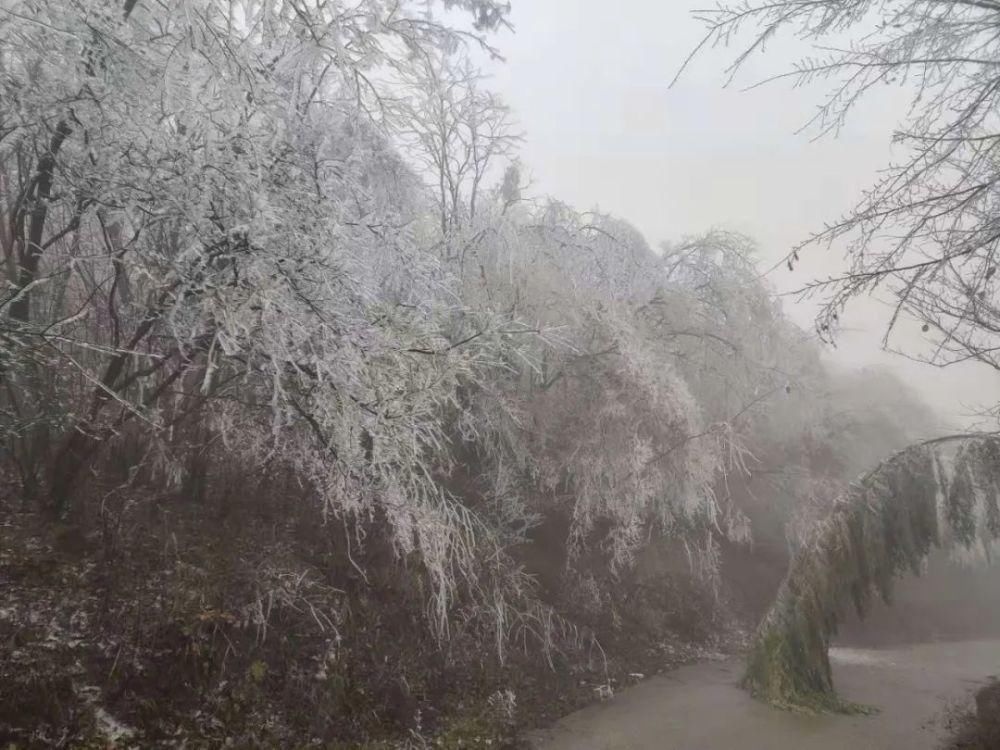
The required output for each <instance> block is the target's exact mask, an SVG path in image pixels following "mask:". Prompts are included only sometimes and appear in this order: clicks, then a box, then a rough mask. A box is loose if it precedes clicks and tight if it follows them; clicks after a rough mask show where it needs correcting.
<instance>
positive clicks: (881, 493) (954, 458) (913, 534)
mask: <svg viewBox="0 0 1000 750" xmlns="http://www.w3.org/2000/svg"><path fill="white" fill-rule="evenodd" d="M998 500H1000V437H997V436H995V435H986V436H974V437H968V436H964V437H949V438H941V439H938V440H934V441H929V442H926V443H921V444H917V445H914V446H911V447H909V448H906V449H905V450H903V451H901V452H899V453H897V454H896V455H894V456H892V457H891V458H889V459H887V460H886V461H884V462H883V463H881V464H879V465H878V466H877V467H876V468H875V469H874V470H873V471H871V472H870V473H868V474H867V475H865V476H864V477H862V479H861V480H860V481H859V482H858V483H856V484H855V485H852V486H851V488H850V489H849V490H848V491H847V492H846V493H845V494H844V495H843V496H842V497H841V498H840V500H838V501H837V503H836V505H835V507H834V509H833V511H832V512H831V513H830V515H829V516H828V517H827V518H826V519H825V520H824V521H823V522H821V523H820V524H818V525H817V527H816V528H815V529H814V530H813V532H812V534H811V535H810V537H809V539H808V540H807V541H806V542H805V543H804V544H803V546H802V547H801V548H800V550H799V551H798V553H797V554H796V556H795V557H794V559H793V561H792V565H791V568H790V569H789V572H788V575H787V577H786V578H785V581H784V582H783V583H782V585H781V588H780V589H779V591H778V595H777V598H776V599H775V602H774V604H773V605H772V607H771V609H770V611H769V612H768V613H767V615H766V616H765V617H764V620H763V621H762V623H761V625H760V627H759V628H758V630H757V633H756V636H755V639H754V643H753V645H752V648H751V651H750V655H749V658H748V661H747V672H746V676H745V677H744V686H745V687H746V688H747V689H749V690H750V692H751V693H753V695H754V696H755V697H758V698H760V699H763V700H766V701H768V702H770V703H773V704H775V705H778V706H782V707H786V708H799V709H807V710H817V709H818V710H831V709H832V710H846V709H849V708H850V706H849V705H848V704H845V703H844V702H842V701H841V700H840V699H839V698H838V697H837V696H836V693H835V692H834V689H833V679H832V675H831V670H830V662H829V658H828V655H827V650H828V647H829V645H830V639H831V636H832V635H833V634H834V633H835V632H836V628H837V623H838V619H839V617H840V615H841V613H842V612H843V610H844V608H845V607H846V606H848V604H849V603H853V605H854V606H855V608H856V609H857V611H858V613H859V614H860V615H863V614H864V613H865V610H866V607H867V605H868V603H869V601H870V600H871V597H872V595H873V594H875V593H878V594H879V595H881V596H882V598H883V599H884V600H885V601H886V602H887V603H888V602H889V600H890V597H891V593H892V584H893V581H894V579H895V578H896V577H897V576H899V575H901V574H902V573H904V572H906V571H912V572H914V573H919V572H920V570H921V567H922V565H923V563H924V561H925V559H926V557H927V555H928V553H929V552H930V551H931V549H932V548H933V547H935V546H938V547H947V548H951V549H954V550H956V551H957V552H959V553H962V554H963V556H964V555H966V554H971V555H973V556H974V557H976V558H979V559H985V560H987V561H989V560H990V552H991V548H992V547H993V546H994V545H995V544H996V542H997V539H998V538H1000V506H998Z"/></svg>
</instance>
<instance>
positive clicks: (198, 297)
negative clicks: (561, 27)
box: [0, 0, 509, 623]
mask: <svg viewBox="0 0 1000 750" xmlns="http://www.w3.org/2000/svg"><path fill="white" fill-rule="evenodd" d="M459 5H462V6H463V7H466V6H467V7H468V8H469V9H471V10H473V11H475V13H476V21H477V23H478V24H479V25H480V26H482V27H484V28H485V27H489V26H493V25H495V24H496V23H498V22H500V20H502V8H501V7H500V6H497V5H494V4H491V3H486V2H476V3H471V4H470V3H460V4H459ZM427 12H428V8H427V6H426V4H422V3H419V4H417V3H415V4H413V7H408V6H405V5H400V4H395V3H394V4H384V3H381V2H374V1H373V2H362V3H340V2H334V3H330V2H323V3H298V2H296V3H285V2H264V3H257V2H239V1H237V0H233V1H232V2H215V1H214V0H192V1H191V2H183V3H169V4H149V3H138V4H136V3H134V2H126V3H125V4H124V5H122V4H119V3H111V2H104V1H103V0H77V1H74V2H70V3H63V2H58V3H46V2H42V3H34V2H33V3H17V2H15V3H13V4H8V5H7V6H6V7H5V9H4V12H3V15H2V16H0V36H2V37H3V39H4V45H3V50H2V52H0V54H2V60H0V70H2V78H0V85H2V87H3V91H2V98H3V102H4V107H3V112H2V126H0V127H2V129H0V133H2V141H0V164H2V165H3V182H2V185H3V200H4V204H5V208H6V209H7V210H9V211H10V215H11V217H12V220H11V222H10V226H11V230H10V234H9V236H6V235H5V236H4V237H3V240H4V250H5V256H6V259H7V262H8V264H9V267H10V271H11V273H10V274H9V275H8V276H7V282H8V283H7V287H6V289H5V291H4V298H3V301H2V302H3V306H4V308H5V312H6V313H7V314H8V317H7V321H6V322H5V326H4V350H5V351H4V354H5V360H6V368H5V370H6V371H5V377H6V378H7V383H8V391H9V393H10V398H9V401H8V407H9V409H8V413H9V414H10V415H11V419H10V422H9V424H8V433H13V434H14V435H18V436H20V435H21V434H22V433H25V432H27V433H28V435H27V438H28V441H30V442H32V443H33V445H32V447H31V450H32V451H34V452H35V453H40V452H43V451H44V449H45V446H44V445H42V443H44V442H45V441H47V440H49V439H54V440H55V441H56V442H57V445H56V446H55V447H54V448H53V449H52V450H53V452H54V458H53V459H52V465H53V469H52V472H51V476H50V477H48V478H36V477H31V479H32V480H33V481H34V482H38V483H42V484H47V490H48V493H49V495H50V502H51V505H52V506H53V509H54V510H55V512H56V513H59V514H61V513H64V512H65V511H66V510H67V509H68V507H69V503H70V499H71V498H70V496H71V489H72V488H73V486H74V485H75V484H76V481H77V479H78V477H79V475H80V472H81V469H82V468H83V466H84V465H85V464H87V463H88V462H89V461H90V460H91V459H92V457H93V454H94V452H95V451H96V450H97V449H98V447H99V446H100V445H101V444H103V443H106V442H107V441H109V440H111V439H112V438H113V437H114V436H115V435H116V434H118V433H119V432H120V431H121V430H122V428H123V426H124V425H125V424H126V423H127V422H133V421H139V420H141V421H143V422H144V423H146V424H147V425H148V426H149V427H150V428H151V432H155V431H159V432H160V433H161V434H169V432H170V431H171V430H172V429H173V428H174V427H175V426H176V425H178V424H180V423H182V422H184V421H185V420H187V421H190V420H191V419H192V418H194V417H195V416H197V418H198V419H200V420H202V421H203V422H205V423H206V424H207V426H208V429H209V430H210V431H211V432H212V433H213V434H216V435H217V436H218V439H220V440H221V441H223V442H224V443H225V444H226V445H227V446H229V447H230V448H231V450H232V451H233V452H234V453H235V454H243V455H245V456H246V460H249V461H253V462H258V463H260V462H275V463H277V464H281V465H289V466H291V467H293V468H294V469H295V470H296V471H297V472H298V474H299V476H300V478H301V480H302V481H303V482H304V483H306V484H307V485H308V486H310V487H311V488H312V489H313V491H314V492H315V494H316V496H317V497H318V499H319V500H320V501H321V502H322V504H323V506H324V508H325V509H326V510H327V511H328V512H333V513H336V514H338V515H344V514H346V515H348V516H355V517H361V518H371V517H378V518H379V519H380V520H381V521H382V522H384V523H385V524H386V525H387V527H388V528H389V529H390V533H391V535H392V538H393V540H394V542H395V544H396V547H397V549H398V552H399V554H400V555H408V554H410V553H411V552H418V553H419V555H420V558H421V560H422V562H423V565H424V566H425V567H426V569H427V570H428V572H429V574H430V576H431V578H432V580H433V591H434V598H435V600H436V601H437V606H436V616H435V618H434V619H435V621H437V622H439V623H440V622H443V619H444V609H445V606H446V600H447V598H448V597H449V595H450V591H451V589H452V588H453V586H454V585H455V581H456V572H455V571H456V569H468V568H469V567H471V564H472V561H471V554H472V553H471V548H472V546H473V537H474V534H475V533H476V528H475V526H476V524H475V522H474V520H473V519H472V518H471V517H470V516H469V514H468V512H467V511H465V510H464V509H463V508H462V507H461V506H460V505H458V504H457V503H454V502H452V501H451V500H450V499H449V498H448V497H447V495H446V494H445V493H443V492H442V490H441V489H440V487H439V486H438V485H437V483H436V482H435V481H434V480H433V479H432V477H431V472H432V469H433V468H434V466H435V465H436V464H437V463H439V462H440V458H439V457H437V456H436V455H435V454H436V453H437V452H439V451H438V449H439V448H440V446H441V444H442V443H443V441H444V422H443V415H444V414H445V412H446V410H447V408H448V406H449V405H451V404H454V403H455V401H456V398H457V392H458V389H459V387H460V386H461V385H462V384H463V383H467V382H474V381H475V380H476V379H477V378H479V377H480V376H481V375H482V374H483V373H484V372H486V371H488V370H492V369H493V368H495V367H496V366H498V364H499V362H498V355H497V351H498V349H497V347H496V346H495V342H496V340H497V339H498V338H499V337H501V336H503V335H504V333H502V332H500V329H504V330H508V329H507V328H505V326H507V324H508V322H509V317H508V316H496V315H492V314H490V313H489V311H476V312H475V313H467V312H466V311H465V310H464V308H463V306H462V304H461V302H460V301H459V300H458V298H457V295H456V294H455V291H454V289H453V286H452V284H451V283H450V282H449V279H448V276H447V274H446V273H445V272H444V270H443V269H442V268H441V266H440V263H439V262H438V259H437V257H436V254H435V253H433V252H432V251H431V250H430V249H429V248H426V247H425V246H423V245H422V244H421V243H420V242H418V240H417V237H416V235H415V232H414V229H413V224H414V222H415V221H416V220H417V218H418V216H417V214H416V208H417V206H418V205H419V203H420V201H419V199H418V186H417V183H416V181H415V180H414V179H413V177H412V176H411V173H410V171H409V169H408V168H407V167H405V166H404V164H403V162H402V161H401V160H400V158H399V157H398V156H397V155H396V152H395V149H394V148H393V147H392V146H391V145H390V144H389V143H388V142H387V141H386V138H385V137H384V136H383V135H380V134H379V133H378V131H377V130H376V128H375V127H374V124H373V123H372V122H371V120H370V118H369V117H368V116H367V115H366V109H367V107H369V106H370V104H371V100H372V98H373V97H376V98H377V94H378V92H377V91H376V90H374V89H373V88H372V86H373V84H371V83H370V81H369V78H368V73H369V72H370V71H372V70H374V69H382V68H391V67H393V66H394V65H399V64H401V63H402V62H403V61H405V60H406V59H407V57H408V56H409V55H413V54H418V53H419V52H420V50H422V49H427V50H434V49H438V48H448V47H451V46H454V45H455V44H458V43H459V42H460V40H462V39H465V38H469V39H472V38H474V36H473V35H472V34H462V33H460V32H458V31H454V30H452V29H449V28H448V27H445V26H443V25H441V24H439V23H438V22H436V21H435V20H434V18H433V17H432V16H429V15H428V14H427ZM40 390H44V391H47V393H45V398H43V399H39V398H36V397H32V396H30V395H29V396H28V397H27V398H24V399H23V401H22V400H21V394H22V393H24V394H32V393H35V394H37V393H38V391H40ZM39 426H41V428H39ZM53 433H54V434H53ZM152 451H153V453H154V454H156V455H160V456H163V457H166V458H169V456H168V455H167V452H165V451H164V450H163V449H161V448H154V449H152ZM26 463H27V462H26ZM41 463H46V462H45V461H44V460H43V461H42V462H41ZM162 468H163V469H164V470H165V471H166V474H167V478H168V479H170V478H171V477H174V476H177V471H176V467H175V466H172V465H170V464H169V463H168V464H166V465H165V466H163V467H162ZM31 471H33V469H32V468H29V470H28V472H26V473H30V472H31Z"/></svg>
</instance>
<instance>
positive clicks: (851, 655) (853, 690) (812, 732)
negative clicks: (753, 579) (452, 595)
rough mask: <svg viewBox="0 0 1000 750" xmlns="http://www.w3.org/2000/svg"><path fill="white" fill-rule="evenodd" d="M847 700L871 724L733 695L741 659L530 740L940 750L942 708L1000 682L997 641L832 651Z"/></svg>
mask: <svg viewBox="0 0 1000 750" xmlns="http://www.w3.org/2000/svg"><path fill="white" fill-rule="evenodd" d="M831 660H832V662H833V668H834V680H835V683H836V685H837V687H838V689H839V691H840V693H841V695H842V696H843V697H845V698H846V699H848V700H852V701H856V702H859V703H864V704H867V705H872V706H877V707H878V708H879V709H880V712H879V713H878V714H876V715H874V716H836V715H824V716H803V715H798V714H794V713H789V712H787V711H778V710H776V709H772V708H770V707H768V706H765V705H763V704H761V703H758V702H756V701H754V700H752V699H751V698H750V697H749V696H748V695H747V694H746V693H745V692H743V691H742V690H740V689H739V688H738V687H736V685H735V683H736V681H737V680H738V679H739V676H740V672H741V669H742V664H741V663H740V662H738V661H736V660H727V661H720V662H709V663H703V664H695V665H692V666H690V667H684V668H682V669H678V670H677V671H675V672H671V673H670V674H666V675H662V676H659V677H654V678H651V679H649V680H647V681H646V682H644V683H642V684H640V685H637V686H636V687H634V688H630V689H628V690H624V691H622V692H620V693H619V694H618V695H616V696H615V697H614V698H612V699H610V700H608V701H606V702H604V703H601V704H598V705H595V706H591V707H589V708H586V709H584V710H582V711H579V712H577V713H575V714H572V715H570V716H567V717H566V718H564V719H562V720H561V721H559V722H558V723H557V724H556V725H555V726H554V727H552V728H551V729H548V730H545V731H542V732H538V733H536V734H535V735H534V737H533V738H532V740H533V743H534V745H535V746H536V747H537V748H539V749H540V750H933V749H934V748H936V747H937V746H938V743H939V740H940V738H941V726H940V720H941V715H942V711H943V709H944V708H945V707H946V706H947V705H949V704H953V703H955V702H956V701H963V700H970V694H971V691H972V690H973V689H974V688H975V686H976V685H978V684H981V683H982V682H984V681H985V680H986V679H988V678H989V677H991V676H993V675H1000V641H964V642H958V643H934V644H925V645H918V646H907V647H904V648H893V649H878V650H868V649H834V650H833V651H831Z"/></svg>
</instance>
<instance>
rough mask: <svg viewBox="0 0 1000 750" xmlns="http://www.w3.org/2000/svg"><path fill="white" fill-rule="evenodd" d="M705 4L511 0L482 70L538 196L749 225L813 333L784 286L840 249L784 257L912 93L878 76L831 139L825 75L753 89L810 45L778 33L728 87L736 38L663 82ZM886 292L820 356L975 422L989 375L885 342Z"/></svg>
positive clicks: (849, 193)
mask: <svg viewBox="0 0 1000 750" xmlns="http://www.w3.org/2000/svg"><path fill="white" fill-rule="evenodd" d="M704 5H705V3H703V2H701V1H700V0H671V1H670V2H647V1H646V0H623V1H622V2H620V3H609V2H606V1H605V0H578V1H577V0H572V1H570V0H545V1H543V2H531V3H526V2H522V3H514V5H513V7H512V13H511V21H512V24H513V26H514V31H513V32H508V33H505V34H502V35H501V37H500V43H499V47H500V50H501V52H502V54H503V57H504V59H503V60H502V61H496V62H495V63H494V64H492V65H490V64H489V61H488V58H483V60H484V64H485V66H486V67H487V69H488V70H489V71H490V73H491V75H492V77H493V81H494V83H495V86H496V89H497V90H498V91H499V92H501V93H502V95H503V96H504V98H505V99H506V100H507V101H508V102H509V103H510V104H511V106H512V108H513V109H514V112H515V114H516V116H517V119H518V121H519V122H520V124H521V126H522V129H523V131H524V133H525V142H524V147H523V154H522V158H523V161H524V163H525V164H526V165H527V168H528V170H529V173H530V174H531V176H532V178H533V188H534V190H536V191H537V192H538V193H545V194H552V195H558V196H560V197H561V198H562V199H564V200H567V201H569V202H570V203H572V204H574V205H576V206H578V207H581V208H587V207H599V208H600V209H602V210H605V211H610V212H612V213H614V214H616V215H618V216H621V217H623V218H626V219H627V220H629V221H631V222H633V223H634V224H636V225H637V226H638V227H639V228H640V229H641V230H642V231H643V232H644V233H645V234H646V236H647V237H648V238H649V239H650V241H651V242H658V241H670V240H677V239H678V238H680V237H681V236H683V235H685V234H697V233H699V232H703V231H705V230H706V229H708V228H711V227H714V226H719V227H724V228H728V229H733V230H736V231H739V232H743V233H746V234H747V235H749V236H750V237H752V238H753V239H755V240H756V242H757V243H758V247H759V267H760V269H761V272H762V273H767V275H768V280H769V281H770V283H771V284H772V285H773V286H774V288H775V289H776V290H778V291H779V292H781V293H785V294H786V295H788V296H785V298H784V306H785V310H786V312H787V313H788V314H789V315H790V316H791V317H792V318H793V319H794V320H796V321H797V322H798V323H799V324H800V325H801V326H803V327H804V328H807V329H811V328H812V326H813V320H814V316H815V311H816V308H817V305H818V304H819V303H820V300H821V299H822V296H820V297H818V298H816V299H807V300H801V299H799V298H798V297H797V296H794V295H792V294H790V293H791V292H794V291H796V290H798V289H801V288H802V287H803V286H804V285H806V284H807V283H809V282H810V281H813V280H814V279H821V278H825V277H830V276H837V275H839V274H841V273H843V272H844V270H845V261H844V257H843V248H842V247H837V246H834V247H832V248H830V249H826V248H825V247H812V248H810V249H809V251H808V252H807V253H805V254H804V256H803V262H802V263H801V264H800V265H799V266H797V267H796V269H795V271H794V272H789V271H788V270H787V268H786V267H785V265H784V263H783V262H782V261H783V258H784V257H785V256H786V255H787V254H788V252H789V251H790V250H791V248H792V247H793V246H795V245H797V244H798V243H800V242H802V241H803V240H805V239H807V238H808V237H809V236H810V235H811V234H812V233H814V232H816V231H818V230H819V229H820V228H822V226H823V225H824V223H826V222H830V221H835V220H836V219H838V218H839V217H840V215H841V214H842V213H843V212H845V211H847V210H848V209H850V208H851V207H852V206H853V205H854V204H855V202H856V201H857V200H858V196H859V195H860V194H861V191H862V190H864V189H866V188H868V187H870V186H871V184H872V182H873V181H874V179H875V178H876V177H877V175H878V172H879V170H882V169H884V168H885V167H886V166H887V165H888V163H889V162H890V161H891V160H892V158H893V156H894V154H893V149H892V146H891V136H892V132H893V129H894V127H896V126H897V125H898V124H899V122H900V120H901V118H902V117H903V116H904V115H905V114H906V111H907V107H908V105H909V98H910V96H911V93H912V92H911V90H910V89H908V88H903V87H895V86H886V87H883V88H882V89H880V90H879V92H878V94H877V96H872V97H869V98H866V99H863V100H862V101H861V103H860V105H859V106H858V108H857V109H856V110H855V112H854V114H853V116H852V117H850V118H849V119H848V121H847V122H846V124H845V126H844V127H843V129H842V130H841V131H840V132H839V133H836V134H832V135H827V136H825V137H818V135H819V133H818V132H817V131H816V130H815V129H812V130H809V129H806V130H805V131H803V128H804V127H805V126H806V125H807V124H808V122H809V120H810V118H811V117H812V115H813V113H814V112H815V110H816V107H817V105H818V103H819V102H821V101H822V100H823V98H824V96H825V94H826V93H827V91H828V89H829V86H828V85H827V83H826V82H823V81H818V82H816V83H815V84H813V85H808V86H800V87H795V86H793V85H792V83H791V82H788V81H776V82H772V83H769V84H767V85H764V86H760V87H754V85H755V84H757V83H759V82H761V81H763V80H765V79H767V78H769V77H771V76H774V75H777V74H780V73H784V72H787V71H788V70H790V69H791V67H792V64H793V63H794V62H796V61H797V60H799V59H800V58H801V57H802V56H803V55H806V54H808V53H809V48H808V46H806V45H805V44H804V43H802V42H800V41H799V40H797V39H795V38H794V37H791V36H790V35H789V34H787V33H786V34H783V35H779V36H778V37H776V38H775V39H774V40H772V41H771V42H769V43H768V44H767V46H766V54H765V55H763V56H757V57H754V58H751V59H750V61H749V62H748V64H747V65H746V66H745V67H744V68H742V69H741V70H740V71H739V73H738V74H737V76H736V77H735V79H734V80H733V81H732V82H731V83H728V85H727V81H728V77H727V75H726V74H725V72H724V71H725V69H726V68H727V67H728V66H729V65H730V63H731V62H732V60H733V57H734V54H735V52H734V50H733V49H726V48H723V47H716V48H710V49H708V50H706V51H704V52H703V53H702V54H700V55H698V56H697V57H696V58H695V59H694V60H693V61H692V62H691V64H690V65H689V66H688V67H687V69H686V70H685V71H684V74H683V75H681V76H680V77H679V79H678V80H677V81H676V83H674V85H673V86H671V82H672V81H673V80H674V78H675V76H676V75H677V73H678V72H679V71H680V70H681V67H682V65H683V64H684V62H685V60H686V59H687V58H688V56H689V55H690V54H691V52H692V50H694V49H695V47H696V46H697V45H698V43H699V42H700V41H701V40H702V38H703V36H704V26H703V24H702V23H700V22H699V21H698V20H697V19H696V18H695V17H694V16H693V13H694V11H695V10H696V9H698V8H701V7H704ZM888 318H889V308H888V306H887V305H886V304H885V303H884V302H881V303H880V302H877V301H873V300H870V299H869V300H866V299H861V300H855V301H854V302H853V304H852V305H851V306H850V307H849V309H848V313H847V315H845V317H844V329H843V331H842V334H841V335H840V336H839V337H838V339H837V342H836V343H837V346H836V348H832V347H827V349H826V354H827V356H828V357H829V358H830V359H831V360H832V361H833V362H835V363H837V364H839V365H842V366H844V367H849V368H858V367H870V366H878V367H886V368H889V369H890V370H892V371H893V372H896V373H898V374H899V375H900V377H902V378H903V379H904V380H905V381H906V382H907V383H909V384H910V385H911V386H912V387H913V388H914V389H916V390H917V391H918V392H919V393H920V395H921V396H922V397H923V398H924V399H925V400H926V401H927V402H928V403H930V404H932V405H933V407H934V408H935V409H936V410H938V411H939V412H940V413H941V414H942V416H943V417H944V418H945V419H947V420H948V421H949V422H950V423H953V424H955V425H956V426H958V425H972V424H979V423H980V422H981V420H980V419H979V418H978V416H977V415H978V414H979V413H980V412H981V411H982V410H983V408H984V407H989V406H991V405H992V404H995V403H996V402H997V397H998V396H1000V379H998V378H997V376H996V372H995V371H994V370H992V369H991V368H988V367H985V366H982V365H977V364H973V363H969V364H963V365H959V366H954V367H949V368H946V369H943V370H936V369H935V368H932V367H927V366H925V365H923V364H922V363H915V362H910V361H908V360H907V359H905V358H904V357H901V356H898V355H896V354H894V353H891V352H887V351H885V350H884V349H883V347H882V336H883V334H884V332H885V326H886V325H887V322H888ZM890 346H891V347H894V348H896V349H900V350H903V351H905V352H908V353H911V354H912V353H918V352H921V351H925V350H926V340H925V337H923V336H922V335H921V333H920V330H919V324H917V323H915V322H912V321H909V322H904V324H903V325H901V326H900V327H899V329H898V330H896V332H895V333H894V335H893V336H892V338H891V340H890Z"/></svg>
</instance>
